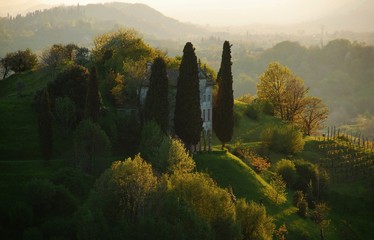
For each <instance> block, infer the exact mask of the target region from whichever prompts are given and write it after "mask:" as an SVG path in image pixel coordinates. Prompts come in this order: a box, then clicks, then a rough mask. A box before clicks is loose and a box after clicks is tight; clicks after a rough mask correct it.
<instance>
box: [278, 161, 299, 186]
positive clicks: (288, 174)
mask: <svg viewBox="0 0 374 240" xmlns="http://www.w3.org/2000/svg"><path fill="white" fill-rule="evenodd" d="M275 171H276V172H277V173H278V174H279V175H281V176H282V178H283V179H284V181H285V182H286V183H287V186H288V187H289V188H291V187H293V186H294V184H295V181H296V178H297V174H296V167H295V164H294V163H293V162H292V161H291V160H288V159H281V160H279V161H278V162H277V163H276V165H275Z"/></svg>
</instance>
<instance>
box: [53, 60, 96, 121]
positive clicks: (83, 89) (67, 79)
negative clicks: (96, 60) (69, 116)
mask: <svg viewBox="0 0 374 240" xmlns="http://www.w3.org/2000/svg"><path fill="white" fill-rule="evenodd" d="M88 78H89V73H88V70H87V69H86V68H85V67H82V66H79V65H71V66H69V67H68V68H67V69H65V70H64V71H63V72H61V73H60V74H59V75H58V76H57V77H56V80H54V81H53V82H50V83H49V84H48V91H49V93H50V97H51V103H52V106H54V102H55V99H56V98H57V97H65V96H66V97H69V98H70V99H71V100H72V101H73V102H74V104H75V106H76V110H77V120H78V121H79V120H81V119H82V118H83V114H84V108H85V103H86V97H87V84H88Z"/></svg>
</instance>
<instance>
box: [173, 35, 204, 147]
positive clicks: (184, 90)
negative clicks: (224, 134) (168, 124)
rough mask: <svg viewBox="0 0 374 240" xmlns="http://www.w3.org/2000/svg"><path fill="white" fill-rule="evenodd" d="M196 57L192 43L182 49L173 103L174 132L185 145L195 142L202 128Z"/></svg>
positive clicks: (198, 138)
mask: <svg viewBox="0 0 374 240" xmlns="http://www.w3.org/2000/svg"><path fill="white" fill-rule="evenodd" d="M202 123H203V121H202V119H201V109H200V92H199V78H198V68H197V57H196V54H195V49H194V47H193V45H192V43H190V42H187V43H186V45H185V46H184V49H183V57H182V62H181V64H180V67H179V76H178V85H177V95H176V103H175V114H174V126H175V133H176V134H177V135H178V137H180V138H181V139H182V140H183V142H184V143H185V144H186V145H187V146H190V145H193V144H197V143H198V142H199V140H200V134H201V130H202Z"/></svg>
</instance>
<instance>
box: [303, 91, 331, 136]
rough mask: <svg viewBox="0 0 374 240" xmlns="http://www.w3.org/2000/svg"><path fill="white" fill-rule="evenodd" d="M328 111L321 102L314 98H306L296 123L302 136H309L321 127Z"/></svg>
mask: <svg viewBox="0 0 374 240" xmlns="http://www.w3.org/2000/svg"><path fill="white" fill-rule="evenodd" d="M328 113H329V110H328V108H327V106H326V105H325V104H324V103H323V101H322V100H321V99H319V98H316V97H306V98H305V100H304V108H303V110H302V112H301V113H300V114H299V115H298V116H297V119H296V123H297V124H298V125H299V126H300V127H301V129H302V130H303V132H304V134H306V135H311V134H313V133H316V132H317V131H318V130H320V129H321V128H322V127H323V123H324V122H325V121H326V119H327V117H328Z"/></svg>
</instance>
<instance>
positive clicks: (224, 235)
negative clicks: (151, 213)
mask: <svg viewBox="0 0 374 240" xmlns="http://www.w3.org/2000/svg"><path fill="white" fill-rule="evenodd" d="M170 182H171V185H172V190H173V192H175V194H176V195H177V197H179V198H180V199H182V200H184V201H186V202H187V204H188V206H189V207H190V208H192V209H194V211H195V212H196V213H197V214H198V215H199V216H200V217H201V218H203V219H204V220H205V221H207V222H208V223H209V224H210V225H211V226H212V227H213V229H214V231H215V233H216V236H215V237H216V239H234V238H236V237H237V236H238V229H237V228H236V227H235V225H234V219H235V205H234V204H233V202H232V199H231V196H230V194H229V192H228V191H227V190H226V189H222V188H219V187H218V186H217V185H216V184H215V183H214V181H213V179H211V178H210V177H208V176H207V175H205V174H202V173H189V174H176V175H175V174H174V175H172V176H171V178H170ZM218 233H221V234H218Z"/></svg>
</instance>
